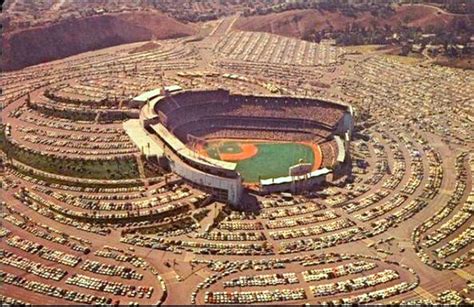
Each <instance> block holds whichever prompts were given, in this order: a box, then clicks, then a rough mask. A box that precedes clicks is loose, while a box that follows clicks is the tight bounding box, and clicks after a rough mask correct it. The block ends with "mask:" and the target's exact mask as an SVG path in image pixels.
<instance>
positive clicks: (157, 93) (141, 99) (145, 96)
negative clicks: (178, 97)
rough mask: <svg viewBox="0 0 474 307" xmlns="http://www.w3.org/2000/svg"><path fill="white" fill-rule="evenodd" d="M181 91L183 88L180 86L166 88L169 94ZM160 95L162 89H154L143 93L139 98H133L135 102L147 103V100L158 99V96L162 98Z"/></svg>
mask: <svg viewBox="0 0 474 307" xmlns="http://www.w3.org/2000/svg"><path fill="white" fill-rule="evenodd" d="M181 89H182V88H181V86H179V85H170V86H165V90H166V91H168V92H176V91H180V90H181ZM160 95H161V89H160V88H156V89H154V90H151V91H148V92H144V93H141V94H140V95H138V96H137V97H135V98H133V101H137V102H147V100H149V99H153V98H156V97H158V96H160Z"/></svg>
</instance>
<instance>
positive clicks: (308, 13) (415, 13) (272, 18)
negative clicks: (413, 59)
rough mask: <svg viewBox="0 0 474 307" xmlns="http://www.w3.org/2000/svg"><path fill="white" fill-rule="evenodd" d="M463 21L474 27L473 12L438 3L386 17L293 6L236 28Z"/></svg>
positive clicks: (287, 31)
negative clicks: (445, 7) (444, 8)
mask: <svg viewBox="0 0 474 307" xmlns="http://www.w3.org/2000/svg"><path fill="white" fill-rule="evenodd" d="M460 21H462V22H464V24H465V25H466V26H468V27H470V28H471V29H473V27H474V26H473V22H474V21H473V16H472V15H455V14H449V13H445V12H442V11H441V10H439V9H437V8H435V7H429V6H417V5H415V6H401V7H397V8H396V9H395V11H394V12H393V13H392V14H389V15H388V16H383V17H377V16H373V15H372V14H371V13H370V12H357V13H355V14H354V16H353V17H351V16H348V15H344V14H343V13H341V12H340V11H334V12H330V11H321V10H312V9H308V10H291V11H285V12H282V13H277V14H270V15H263V16H251V17H241V18H239V20H238V21H237V22H236V23H235V24H234V28H235V29H239V30H244V31H256V32H269V33H275V34H279V35H285V36H291V37H298V38H303V37H304V36H305V33H307V32H308V31H313V30H316V31H321V30H329V31H331V30H333V31H338V30H344V29H346V27H350V26H351V25H357V26H359V27H363V28H373V27H377V28H380V27H383V26H385V25H387V26H391V27H396V26H399V25H402V24H403V25H406V26H408V27H421V28H422V29H425V28H427V27H428V26H432V27H435V28H443V29H449V28H452V27H454V26H455V25H456V23H458V22H460Z"/></svg>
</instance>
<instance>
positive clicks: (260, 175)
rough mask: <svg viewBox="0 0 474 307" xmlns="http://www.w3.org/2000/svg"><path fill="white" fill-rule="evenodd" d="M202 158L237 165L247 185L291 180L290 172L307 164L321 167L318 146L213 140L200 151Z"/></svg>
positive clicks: (199, 148)
mask: <svg viewBox="0 0 474 307" xmlns="http://www.w3.org/2000/svg"><path fill="white" fill-rule="evenodd" d="M197 150H198V151H199V153H200V154H203V155H206V156H209V157H211V158H214V159H218V160H222V161H230V162H235V163H237V171H238V172H239V173H240V174H241V175H242V177H243V178H244V181H245V182H247V183H256V182H258V181H259V179H266V178H275V177H281V176H288V168H289V167H290V166H292V165H295V164H298V163H301V162H304V163H311V164H313V169H317V168H319V166H320V165H321V151H320V150H319V147H318V146H317V145H316V144H306V143H291V142H268V141H248V140H245V141H239V140H211V141H208V142H207V143H206V144H205V145H202V146H200V147H198V148H197Z"/></svg>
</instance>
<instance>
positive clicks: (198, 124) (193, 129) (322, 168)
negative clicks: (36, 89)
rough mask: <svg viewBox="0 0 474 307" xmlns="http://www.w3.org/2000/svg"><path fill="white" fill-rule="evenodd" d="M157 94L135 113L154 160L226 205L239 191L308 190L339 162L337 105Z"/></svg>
mask: <svg viewBox="0 0 474 307" xmlns="http://www.w3.org/2000/svg"><path fill="white" fill-rule="evenodd" d="M163 92H164V94H163V95H160V96H158V97H156V98H154V99H152V100H150V101H149V102H148V103H147V106H144V107H143V109H142V115H141V119H142V121H143V123H144V126H145V128H146V129H147V130H148V131H149V132H150V133H152V134H153V135H154V136H156V138H155V139H154V140H156V142H158V143H159V146H160V148H163V153H162V157H164V160H163V159H162V161H166V163H167V164H168V167H169V168H170V169H171V170H172V171H174V172H176V173H178V174H179V175H180V176H182V177H183V178H185V179H187V180H189V181H190V182H192V183H194V184H196V185H199V186H200V187H204V188H205V187H207V188H208V189H209V190H210V191H211V192H213V193H214V194H217V196H218V197H219V196H220V198H222V199H226V200H227V201H229V202H230V203H234V204H236V203H238V202H239V199H240V197H241V195H242V191H243V190H244V189H245V188H252V189H257V190H259V191H260V192H275V191H285V190H290V191H293V192H294V190H295V189H297V188H301V187H303V189H304V188H305V187H306V186H307V187H312V186H314V185H315V184H320V183H322V182H324V181H326V180H327V178H328V176H329V175H330V174H331V173H333V172H335V171H336V170H337V169H338V168H340V167H341V165H343V164H344V162H345V161H346V160H347V159H346V155H347V153H348V150H347V149H348V142H349V140H350V134H351V131H352V127H353V119H352V109H351V107H350V106H347V105H344V104H342V103H336V102H330V101H324V100H321V99H310V98H303V97H287V96H255V95H240V94H233V93H230V92H229V91H228V90H225V89H195V90H175V91H173V92H167V91H165V90H163ZM144 110H145V112H144Z"/></svg>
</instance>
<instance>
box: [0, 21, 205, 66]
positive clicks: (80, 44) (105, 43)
mask: <svg viewBox="0 0 474 307" xmlns="http://www.w3.org/2000/svg"><path fill="white" fill-rule="evenodd" d="M195 33H196V29H195V27H194V26H193V25H189V24H183V23H181V22H179V21H177V20H175V19H173V18H171V17H168V16H166V15H164V14H160V13H156V12H155V13H121V14H108V15H100V16H93V17H87V18H81V19H70V20H63V21H60V22H58V23H55V24H51V25H46V26H41V27H35V28H29V29H21V30H17V31H14V32H10V33H8V32H7V33H4V34H3V37H2V44H3V45H2V49H3V54H2V68H3V69H5V70H14V69H20V68H23V67H26V66H29V65H35V64H39V63H42V62H46V61H52V60H56V59H60V58H64V57H67V56H71V55H74V54H78V53H81V52H86V51H90V50H95V49H100V48H105V47H110V46H114V45H120V44H126V43H132V42H138V41H145V40H149V39H152V38H156V39H166V38H176V37H182V36H188V35H193V34H195Z"/></svg>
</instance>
